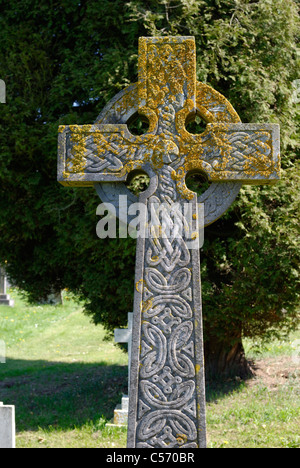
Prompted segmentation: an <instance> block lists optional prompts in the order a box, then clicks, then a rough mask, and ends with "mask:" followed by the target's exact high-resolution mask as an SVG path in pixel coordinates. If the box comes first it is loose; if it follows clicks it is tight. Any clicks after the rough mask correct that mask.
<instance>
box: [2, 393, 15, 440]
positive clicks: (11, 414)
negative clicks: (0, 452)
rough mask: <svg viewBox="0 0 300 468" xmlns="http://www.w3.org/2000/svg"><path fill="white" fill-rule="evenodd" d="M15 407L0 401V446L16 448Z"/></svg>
mask: <svg viewBox="0 0 300 468" xmlns="http://www.w3.org/2000/svg"><path fill="white" fill-rule="evenodd" d="M15 445H16V441H15V407H14V406H11V405H3V403H1V402H0V448H1V449H2V448H15Z"/></svg>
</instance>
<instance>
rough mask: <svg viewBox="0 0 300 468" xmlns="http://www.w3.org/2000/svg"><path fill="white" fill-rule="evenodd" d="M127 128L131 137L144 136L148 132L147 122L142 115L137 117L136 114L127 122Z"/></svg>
mask: <svg viewBox="0 0 300 468" xmlns="http://www.w3.org/2000/svg"><path fill="white" fill-rule="evenodd" d="M127 127H128V130H129V131H130V133H131V134H132V135H137V136H138V135H144V133H147V132H148V130H149V120H148V119H147V117H145V116H144V115H139V114H138V113H137V112H136V113H135V114H134V115H133V116H132V117H130V119H129V120H128V122H127Z"/></svg>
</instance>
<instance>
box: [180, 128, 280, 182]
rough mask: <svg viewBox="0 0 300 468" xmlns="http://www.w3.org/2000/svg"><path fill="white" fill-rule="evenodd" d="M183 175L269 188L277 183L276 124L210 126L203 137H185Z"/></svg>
mask: <svg viewBox="0 0 300 468" xmlns="http://www.w3.org/2000/svg"><path fill="white" fill-rule="evenodd" d="M185 142H186V143H185V154H186V155H187V156H186V157H185V160H184V167H183V171H182V172H183V173H185V174H186V173H187V172H188V171H191V170H196V169H198V170H199V169H200V170H202V171H203V172H205V173H206V174H207V176H208V178H209V180H211V181H213V182H222V181H240V182H243V183H245V184H272V183H275V182H276V181H277V180H278V179H280V136H279V125H277V124H243V123H234V124H227V123H211V124H208V125H207V129H206V131H205V132H204V133H203V134H202V135H191V134H187V132H186V135H185Z"/></svg>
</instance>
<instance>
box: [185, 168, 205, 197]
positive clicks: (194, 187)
mask: <svg viewBox="0 0 300 468" xmlns="http://www.w3.org/2000/svg"><path fill="white" fill-rule="evenodd" d="M210 184H211V182H210V181H209V180H208V177H207V175H206V174H205V172H203V171H200V170H193V171H189V172H188V173H187V175H186V177H185V185H186V187H187V188H188V189H189V190H191V192H195V193H196V194H197V195H202V194H203V193H204V192H205V191H206V190H207V189H208V187H209V186H210Z"/></svg>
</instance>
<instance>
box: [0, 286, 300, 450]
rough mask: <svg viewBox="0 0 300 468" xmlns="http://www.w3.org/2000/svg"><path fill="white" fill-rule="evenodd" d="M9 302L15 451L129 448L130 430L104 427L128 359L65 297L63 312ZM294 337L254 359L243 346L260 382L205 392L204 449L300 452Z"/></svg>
mask: <svg viewBox="0 0 300 468" xmlns="http://www.w3.org/2000/svg"><path fill="white" fill-rule="evenodd" d="M11 295H12V296H13V298H14V299H15V307H14V308H9V307H4V306H2V307H1V308H0V340H4V341H5V343H6V363H5V364H0V401H3V402H4V403H5V404H13V405H15V406H16V427H17V447H20V448H56V447H57V448H63V447H66V448H75V447H89V448H94V447H97V448H102V447H115V448H117V447H125V446H126V430H125V429H122V428H111V427H106V426H105V425H106V422H108V421H109V420H110V419H111V418H112V416H113V410H114V408H115V406H116V405H117V404H118V403H120V400H121V395H122V393H126V390H127V355H126V354H125V353H124V352H122V350H120V349H119V348H118V347H117V346H116V345H114V343H113V341H112V340H110V341H107V340H105V339H104V337H105V333H104V330H103V328H102V327H101V326H97V327H95V325H93V324H92V323H90V320H89V318H88V317H86V316H85V315H84V314H83V313H82V308H81V306H80V305H78V304H77V303H76V302H75V301H74V300H73V299H72V298H69V297H68V296H67V295H65V301H64V305H63V306H28V305H27V304H26V303H25V302H24V301H23V300H22V299H21V297H20V295H19V294H18V293H17V292H16V291H12V294H11ZM299 338H300V333H299V332H298V333H295V334H293V335H292V336H291V337H289V338H288V339H286V340H281V341H274V342H272V343H271V344H267V345H266V347H265V349H263V350H261V351H260V352H258V350H257V347H256V348H255V343H252V342H250V341H245V347H246V349H247V354H248V356H249V357H250V358H253V359H255V360H256V363H257V375H256V378H255V379H250V380H249V381H247V382H242V381H240V380H239V379H232V380H228V381H227V382H225V383H224V382H223V383H222V384H221V383H220V384H214V385H211V384H209V383H208V384H207V426H208V427H207V433H208V446H209V447H213V448H223V447H224V448H267V447H269V448H272V447H279V448H283V447H290V448H293V447H299V446H300V434H299V427H300V416H299V415H300V385H299V362H298V361H297V360H295V359H293V357H295V355H296V351H297V350H296V349H295V344H296V345H297V343H298V344H299V343H300V342H299V341H298V340H299ZM298 351H299V349H298Z"/></svg>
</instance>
